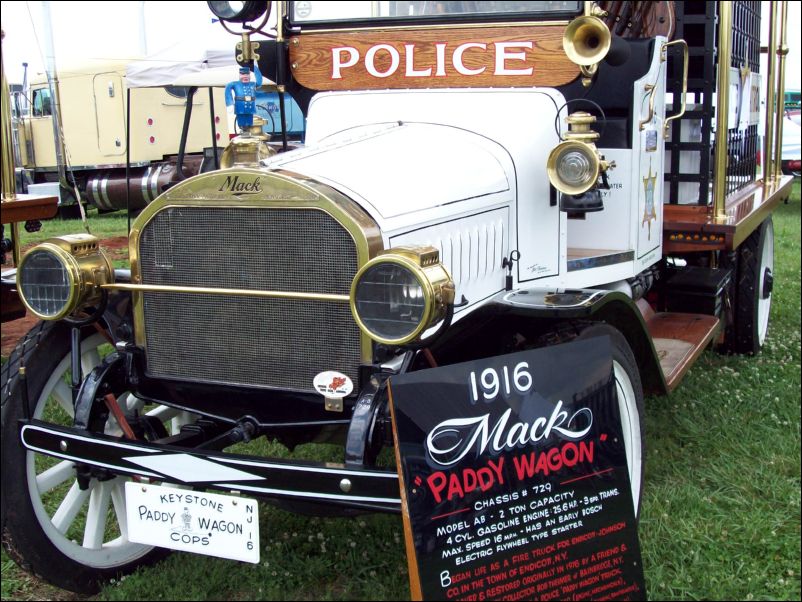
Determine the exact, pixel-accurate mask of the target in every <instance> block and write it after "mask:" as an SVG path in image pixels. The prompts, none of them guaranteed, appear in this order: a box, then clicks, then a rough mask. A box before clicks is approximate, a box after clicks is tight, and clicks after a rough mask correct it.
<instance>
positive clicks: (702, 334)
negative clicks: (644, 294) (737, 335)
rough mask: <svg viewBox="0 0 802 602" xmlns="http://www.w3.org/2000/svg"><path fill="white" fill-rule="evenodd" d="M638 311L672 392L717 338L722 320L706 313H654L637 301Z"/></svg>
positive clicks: (667, 385)
mask: <svg viewBox="0 0 802 602" xmlns="http://www.w3.org/2000/svg"><path fill="white" fill-rule="evenodd" d="M638 308H639V309H640V310H641V314H642V315H643V319H644V321H645V322H646V328H647V329H648V331H649V334H650V335H651V338H652V343H653V344H654V349H655V351H656V352H657V357H658V359H659V360H660V367H661V368H662V369H663V377H664V378H665V381H666V388H667V389H668V391H669V392H671V391H673V390H674V389H676V388H677V385H679V383H680V381H681V380H682V378H683V377H684V376H685V373H686V372H687V371H688V369H689V368H690V367H691V366H692V365H693V363H694V362H695V361H696V360H697V358H698V357H699V356H700V355H701V354H702V351H704V350H705V348H706V347H707V346H708V345H709V344H710V343H711V341H713V339H714V338H715V337H716V335H717V334H718V331H719V327H720V320H719V319H718V318H717V317H716V316H708V315H704V314H684V313H669V312H666V313H655V311H654V310H652V308H651V307H650V306H649V304H648V303H646V302H645V301H643V300H640V301H638Z"/></svg>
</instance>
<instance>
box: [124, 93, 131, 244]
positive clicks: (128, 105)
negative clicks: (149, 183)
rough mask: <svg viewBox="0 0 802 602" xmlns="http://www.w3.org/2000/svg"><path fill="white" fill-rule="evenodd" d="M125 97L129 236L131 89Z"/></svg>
mask: <svg viewBox="0 0 802 602" xmlns="http://www.w3.org/2000/svg"><path fill="white" fill-rule="evenodd" d="M125 97H126V107H125V212H126V213H127V214H128V234H131V88H126V94H125Z"/></svg>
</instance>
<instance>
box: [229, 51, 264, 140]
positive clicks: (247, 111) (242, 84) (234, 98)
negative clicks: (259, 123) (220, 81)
mask: <svg viewBox="0 0 802 602" xmlns="http://www.w3.org/2000/svg"><path fill="white" fill-rule="evenodd" d="M254 73H255V74H256V83H254V82H251V71H250V69H248V68H247V67H240V70H239V81H236V82H229V83H228V84H226V92H225V94H226V106H227V107H230V106H231V104H232V103H233V104H234V114H235V115H236V117H237V125H238V126H239V129H240V131H248V130H247V128H249V127H251V126H252V125H253V115H254V113H256V88H257V87H258V86H261V85H262V74H261V73H260V71H259V67H258V66H257V65H254Z"/></svg>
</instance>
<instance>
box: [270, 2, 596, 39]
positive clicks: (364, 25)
mask: <svg viewBox="0 0 802 602" xmlns="http://www.w3.org/2000/svg"><path fill="white" fill-rule="evenodd" d="M295 4H296V2H295V1H294V0H290V1H288V2H287V3H286V10H287V13H286V17H285V19H286V21H287V24H288V26H289V30H290V31H292V32H298V31H301V30H307V31H314V30H327V31H351V30H357V29H420V28H432V27H465V26H477V25H500V24H511V25H523V24H532V25H534V24H537V25H545V24H547V23H554V22H561V23H564V22H567V21H569V20H571V19H573V18H575V17H578V16H581V15H583V14H585V11H586V7H585V5H586V4H587V3H586V2H583V1H581V0H580V1H579V2H578V3H577V4H578V7H577V10H576V11H548V12H509V13H498V14H489V13H483V14H442V15H421V16H417V17H412V18H409V17H381V18H373V19H348V20H339V21H334V20H322V21H321V20H319V21H311V20H310V21H307V20H303V21H294V20H293V15H294V14H295V9H294V5H295Z"/></svg>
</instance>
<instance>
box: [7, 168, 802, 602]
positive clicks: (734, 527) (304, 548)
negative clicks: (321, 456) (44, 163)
mask: <svg viewBox="0 0 802 602" xmlns="http://www.w3.org/2000/svg"><path fill="white" fill-rule="evenodd" d="M799 199H800V196H799V181H797V182H796V183H795V185H794V194H793V196H792V201H791V202H790V203H789V204H786V205H781V206H780V207H779V209H778V210H777V212H776V213H775V215H774V226H775V288H774V296H773V303H772V316H771V325H770V328H769V337H768V340H767V343H766V345H765V347H764V349H763V351H762V352H761V353H760V355H758V356H757V357H726V356H722V355H718V354H716V353H714V352H712V351H707V352H705V353H704V354H703V356H702V358H701V359H700V361H699V362H698V363H697V364H696V365H694V367H693V368H692V369H691V370H690V372H689V374H688V376H687V377H686V380H685V381H684V382H683V383H682V385H681V386H680V387H679V389H678V390H677V391H676V392H675V393H673V394H672V395H670V396H667V397H654V398H649V399H647V400H646V445H647V464H646V478H645V485H644V497H643V505H642V512H641V522H640V541H641V547H642V552H643V561H644V567H645V574H646V582H647V587H648V594H649V598H650V599H652V600H662V599H702V600H704V599H721V600H729V599H734V600H752V599H781V600H799V599H800V595H802V592H801V591H800V315H801V312H800V201H799ZM95 219H100V220H109V223H111V222H112V221H115V222H117V223H116V226H115V227H116V228H118V229H119V226H120V224H122V230H121V231H120V232H118V233H117V234H101V233H100V231H98V232H97V233H98V234H99V235H101V236H113V235H118V234H120V233H124V232H125V221H126V218H125V216H124V215H123V216H119V217H117V216H101V217H100V218H95ZM93 232H95V228H94V226H93ZM320 449H321V448H320V447H314V446H303V447H302V448H300V450H299V453H300V455H301V456H304V455H312V454H313V453H315V452H318V451H320ZM325 449H326V451H327V452H328V453H330V454H331V456H330V459H331V460H335V461H339V460H340V459H341V458H340V457H339V455H338V453H337V452H336V450H329V449H328V448H325ZM260 518H261V525H262V529H261V538H262V544H261V545H262V553H261V562H260V564H258V565H250V564H244V563H237V562H234V561H226V560H218V559H213V558H207V557H201V556H191V555H188V554H183V553H175V554H172V555H171V556H170V557H168V558H167V559H166V560H165V561H164V562H162V563H160V564H159V565H157V566H156V567H153V568H150V569H146V570H142V571H140V572H139V573H137V574H134V575H132V576H130V577H128V578H126V579H123V580H121V581H119V582H116V583H112V584H110V585H108V586H107V587H106V588H105V589H104V590H103V591H102V592H101V593H100V594H99V595H98V596H97V597H96V599H98V600H138V599H145V600H173V599H176V600H217V599H220V600H251V599H253V600H258V599H287V600H304V599H320V600H351V599H355V600H374V599H378V600H382V599H386V600H395V599H409V587H408V581H407V564H406V557H405V553H404V545H403V533H402V525H401V519H400V517H395V516H383V515H382V516H364V517H356V518H350V519H343V518H337V519H324V518H312V517H305V516H299V515H295V514H291V513H289V512H285V511H282V510H279V509H277V508H274V507H271V506H268V505H267V504H262V505H261V517H260ZM2 598H3V599H4V600H26V599H42V598H50V599H58V598H61V599H64V598H69V599H74V596H73V595H72V594H69V593H67V592H63V591H61V590H56V589H54V588H51V587H49V586H45V585H43V584H41V582H39V581H38V580H36V579H34V578H31V577H29V576H27V575H26V574H25V573H23V572H21V571H20V570H19V569H17V568H16V566H15V565H14V564H13V562H12V561H11V560H9V558H8V556H6V555H5V553H4V554H3V557H2Z"/></svg>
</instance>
